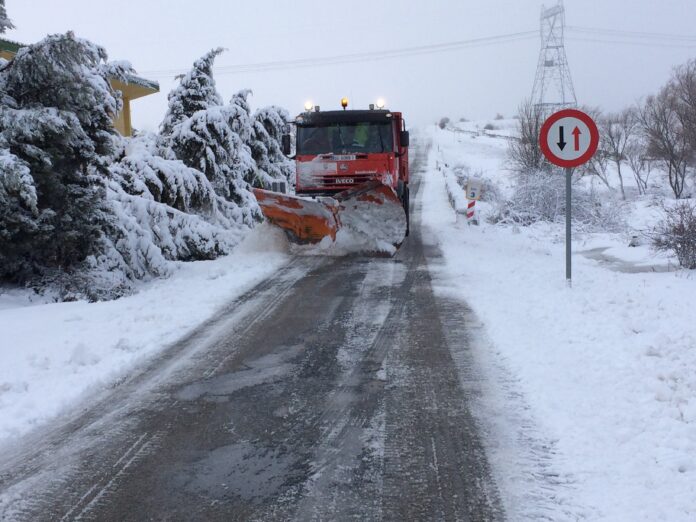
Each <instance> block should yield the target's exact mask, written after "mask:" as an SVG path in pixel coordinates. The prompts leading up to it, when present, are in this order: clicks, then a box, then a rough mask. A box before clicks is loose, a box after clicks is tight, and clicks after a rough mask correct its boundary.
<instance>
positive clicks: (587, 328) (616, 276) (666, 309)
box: [423, 141, 696, 521]
mask: <svg viewBox="0 0 696 522" xmlns="http://www.w3.org/2000/svg"><path fill="white" fill-rule="evenodd" d="M467 147H468V148H467V156H466V157H464V158H461V159H462V161H469V162H475V161H476V157H475V152H476V145H475V143H474V142H473V141H472V142H471V143H469V144H468V145H467ZM486 152H487V153H488V151H486ZM472 153H473V154H472ZM486 159H487V160H488V158H486ZM433 167H434V161H432V160H431V165H430V168H429V170H428V172H427V173H426V175H425V176H424V178H425V182H426V187H425V195H424V199H425V200H424V205H423V209H424V215H423V221H424V224H425V225H426V226H428V228H429V230H430V231H432V233H433V234H434V235H435V236H436V238H437V241H438V242H439V243H440V246H441V248H442V250H443V254H444V257H445V262H446V266H445V267H444V268H443V269H442V270H441V273H440V279H439V285H440V286H439V288H438V289H437V291H438V292H440V293H441V295H447V296H449V297H456V298H459V299H463V300H465V301H466V302H467V303H468V305H469V306H470V307H471V308H472V309H473V311H474V313H475V314H476V316H477V317H478V318H479V319H480V320H481V322H482V325H483V330H484V332H485V335H484V337H483V341H484V342H482V343H480V345H479V346H478V347H477V349H478V350H485V352H481V353H478V354H475V357H476V358H477V360H478V361H479V362H480V363H481V365H482V367H483V371H484V373H485V375H486V377H487V378H488V380H489V381H492V382H491V383H489V384H490V386H492V389H491V390H488V391H489V396H488V397H487V398H486V400H488V401H490V403H489V404H487V405H485V407H484V409H483V412H484V413H485V414H490V415H496V416H497V417H496V418H489V419H488V424H489V428H490V429H491V430H492V435H493V436H494V438H495V437H497V440H493V441H490V443H489V448H490V450H491V453H492V454H491V461H492V464H493V467H494V470H495V471H497V475H498V480H499V484H500V486H501V489H502V496H503V498H504V499H505V503H506V508H507V509H508V515H509V516H510V519H511V520H519V519H524V520H529V519H539V518H542V519H543V518H547V519H550V520H576V519H578V518H588V519H591V520H670V521H681V520H685V521H686V520H693V519H694V517H696V478H694V476H695V475H696V374H695V373H694V372H693V368H694V367H696V350H695V347H696V322H694V321H693V296H694V295H696V280H695V279H694V278H693V277H691V276H690V274H689V273H685V272H668V273H650V272H646V273H637V274H626V273H619V272H616V271H611V270H609V269H608V268H606V267H603V266H602V265H600V264H598V263H597V262H596V261H593V260H591V259H586V258H585V257H583V256H581V255H577V254H576V255H575V256H574V263H575V272H574V277H575V280H574V287H573V289H572V290H571V289H568V288H566V287H565V281H564V277H563V270H564V262H563V255H564V249H563V243H562V242H561V241H558V240H557V239H556V238H558V237H559V235H561V234H559V232H560V230H556V228H558V227H556V226H548V227H545V226H541V227H533V228H531V229H524V228H523V229H521V230H515V229H513V228H510V227H498V226H491V225H486V224H483V225H482V226H481V227H468V226H466V225H465V224H464V223H462V222H461V218H460V223H457V220H456V216H455V213H454V211H452V210H451V208H450V206H449V204H448V201H447V196H446V191H445V185H444V179H443V178H442V174H441V173H439V172H437V171H436V170H435V169H434V168H433ZM561 237H562V235H561ZM603 241H605V242H606V241H608V239H607V237H604V238H603ZM613 241H614V245H616V244H618V241H617V239H616V238H615V239H613ZM609 244H611V243H609ZM576 249H577V245H576ZM479 340H480V341H481V339H479ZM501 379H502V380H503V381H505V382H500V380H501ZM496 380H498V381H499V382H494V381H496ZM515 396H517V398H515ZM525 409H527V411H524V410H525ZM515 410H516V411H515ZM504 418H507V421H506V420H504ZM515 419H517V422H519V423H520V425H518V426H515V425H513V424H511V422H515ZM484 421H485V419H484ZM506 422H507V423H506ZM506 430H507V431H506ZM510 430H517V433H516V434H515V433H512V432H511V431H510ZM525 434H526V435H525ZM515 435H516V436H517V437H518V439H519V438H520V435H522V436H523V437H522V438H523V439H524V438H525V436H528V437H527V440H522V441H520V440H510V438H511V437H514V436H515ZM506 439H507V440H506ZM520 444H527V445H529V447H528V448H526V455H524V454H520V453H519V451H522V453H524V452H525V449H524V448H521V447H520ZM540 450H542V451H541V452H540ZM511 452H512V453H511ZM515 452H517V453H515ZM534 455H536V458H537V460H539V462H536V463H535V462H533V461H530V460H529V457H530V456H534ZM541 461H543V462H541ZM542 464H543V466H541V467H539V465H542ZM520 466H523V468H525V467H526V469H520ZM544 468H545V469H546V470H547V471H548V472H544ZM525 473H527V474H528V475H527V476H526V477H524V474H525ZM535 485H536V487H535ZM530 489H536V490H537V491H542V492H543V493H544V494H545V497H546V498H537V499H536V502H538V505H537V506H530V505H529V502H530V501H535V500H534V498H533V497H530V495H529V493H530Z"/></svg>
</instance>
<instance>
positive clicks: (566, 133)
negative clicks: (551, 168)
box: [546, 117, 591, 161]
mask: <svg viewBox="0 0 696 522" xmlns="http://www.w3.org/2000/svg"><path fill="white" fill-rule="evenodd" d="M561 127H563V141H565V147H563V150H561V148H560V147H559V146H558V142H559V141H560V131H559V129H560V128H561ZM576 127H577V129H578V130H579V131H580V135H579V136H578V138H579V140H578V141H579V147H578V148H579V150H575V136H574V135H573V130H575V128H576ZM590 139H591V135H590V129H589V127H588V126H587V125H586V124H585V123H584V122H583V121H582V120H580V119H578V118H573V117H566V118H561V119H560V120H558V121H557V122H555V123H554V124H553V125H551V128H550V129H549V133H548V135H547V136H546V143H547V144H548V146H549V149H550V150H551V152H552V153H553V154H554V156H557V157H559V158H561V159H562V160H568V161H573V160H576V159H578V158H579V157H580V156H582V155H583V154H585V152H587V149H589V148H590Z"/></svg>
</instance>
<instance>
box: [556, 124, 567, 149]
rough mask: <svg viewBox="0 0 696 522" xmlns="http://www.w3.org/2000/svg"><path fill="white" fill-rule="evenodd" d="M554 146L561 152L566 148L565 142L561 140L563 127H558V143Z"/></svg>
mask: <svg viewBox="0 0 696 522" xmlns="http://www.w3.org/2000/svg"><path fill="white" fill-rule="evenodd" d="M556 145H558V148H559V149H561V150H563V149H564V148H565V146H566V142H565V140H564V139H563V125H561V126H560V127H558V143H557V144H556Z"/></svg>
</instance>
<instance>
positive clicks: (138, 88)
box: [0, 38, 159, 136]
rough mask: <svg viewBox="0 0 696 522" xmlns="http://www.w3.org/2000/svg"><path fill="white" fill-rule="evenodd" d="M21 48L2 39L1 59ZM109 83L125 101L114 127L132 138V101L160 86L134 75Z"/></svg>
mask: <svg viewBox="0 0 696 522" xmlns="http://www.w3.org/2000/svg"><path fill="white" fill-rule="evenodd" d="M20 47H24V45H23V44H20V43H18V42H13V41H11V40H5V39H2V38H0V58H4V59H5V60H11V59H12V58H14V56H15V55H16V54H17V51H19V49H20ZM109 82H110V83H111V87H112V88H113V89H114V90H117V91H121V94H122V99H123V109H122V110H121V111H120V112H119V113H118V114H117V115H116V117H115V118H114V127H115V128H116V130H117V131H118V132H119V133H121V134H122V135H123V136H130V135H131V134H133V127H132V125H131V101H132V100H136V99H138V98H142V97H143V96H149V95H150V94H155V93H156V92H159V84H158V83H157V82H153V81H151V80H146V79H145V78H141V77H139V76H135V75H134V74H131V75H128V83H123V82H121V81H120V80H116V79H110V80H109Z"/></svg>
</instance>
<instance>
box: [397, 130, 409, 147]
mask: <svg viewBox="0 0 696 522" xmlns="http://www.w3.org/2000/svg"><path fill="white" fill-rule="evenodd" d="M399 141H401V146H402V147H408V142H409V136H408V131H401V136H400V140H399Z"/></svg>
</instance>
